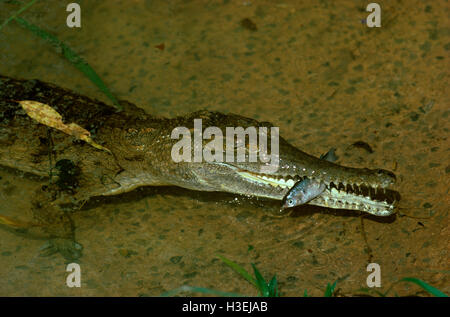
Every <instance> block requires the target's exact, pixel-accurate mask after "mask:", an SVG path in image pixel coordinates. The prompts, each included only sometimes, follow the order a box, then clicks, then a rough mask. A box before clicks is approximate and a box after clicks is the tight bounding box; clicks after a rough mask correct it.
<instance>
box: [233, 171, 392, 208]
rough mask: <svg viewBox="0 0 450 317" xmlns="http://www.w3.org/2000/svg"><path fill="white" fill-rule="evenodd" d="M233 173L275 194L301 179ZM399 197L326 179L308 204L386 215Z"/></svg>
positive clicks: (384, 190)
mask: <svg viewBox="0 0 450 317" xmlns="http://www.w3.org/2000/svg"><path fill="white" fill-rule="evenodd" d="M236 173H237V174H239V175H240V177H242V178H243V179H245V180H246V181H249V182H253V183H259V184H261V186H270V187H274V188H277V189H278V191H277V192H279V193H287V192H288V191H289V190H290V189H291V188H292V187H293V186H294V185H295V184H296V183H297V181H298V180H299V179H301V178H303V177H300V176H299V177H296V178H297V179H294V178H283V177H271V176H268V175H261V174H257V173H253V172H249V171H244V170H238V171H236ZM281 195H282V194H281ZM281 195H280V194H279V195H276V196H274V195H272V194H271V195H268V196H266V197H268V198H274V199H283V196H281ZM399 200H400V195H399V193H397V192H396V191H393V190H389V189H385V188H382V187H381V186H380V187H377V186H370V185H367V186H365V185H361V184H346V183H345V182H344V183H343V182H339V183H338V184H337V185H336V184H335V183H333V182H329V183H326V189H325V190H324V192H323V193H322V194H320V195H319V196H317V197H316V198H314V199H313V200H311V201H310V202H309V204H311V205H316V206H321V207H328V208H336V209H349V210H358V211H363V212H367V213H369V214H373V215H376V216H389V215H392V214H393V213H394V212H395V205H396V203H397V202H398V201H399Z"/></svg>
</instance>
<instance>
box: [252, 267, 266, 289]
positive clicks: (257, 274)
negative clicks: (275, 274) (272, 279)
mask: <svg viewBox="0 0 450 317" xmlns="http://www.w3.org/2000/svg"><path fill="white" fill-rule="evenodd" d="M252 267H253V272H254V274H255V277H256V284H257V287H258V290H259V292H260V294H261V296H263V297H268V296H269V287H268V284H267V282H266V280H265V279H264V277H263V276H262V275H261V273H260V272H259V270H258V269H257V268H256V266H255V265H254V264H253V263H252Z"/></svg>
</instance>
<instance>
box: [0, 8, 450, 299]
mask: <svg viewBox="0 0 450 317" xmlns="http://www.w3.org/2000/svg"><path fill="white" fill-rule="evenodd" d="M67 3H69V2H67ZM378 3H380V5H381V7H382V10H383V11H382V27H381V28H374V29H370V28H368V27H366V26H364V25H363V24H362V22H361V20H362V19H364V18H365V17H366V16H367V15H368V13H367V12H365V10H364V5H365V3H363V2H359V4H357V3H356V2H354V1H339V2H334V1H320V2H318V1H312V0H311V1H301V3H299V1H284V2H282V3H280V4H274V3H273V2H272V1H220V2H219V1H191V2H189V3H186V2H181V1H139V0H136V1H127V2H126V3H123V2H122V1H104V2H100V1H96V2H80V4H81V7H82V27H81V29H69V28H67V27H66V26H65V19H66V14H67V13H66V11H65V4H66V3H65V2H64V1H46V4H40V3H38V4H35V5H34V6H32V7H31V8H30V9H29V10H28V11H27V12H25V13H24V14H23V15H22V16H23V17H24V18H26V19H27V20H29V21H30V22H32V23H35V24H37V25H38V26H40V27H42V28H44V29H46V30H48V31H51V32H52V33H53V34H55V35H57V36H58V38H60V39H61V40H64V41H65V42H66V43H67V44H69V45H70V46H71V47H72V48H73V49H74V50H75V51H77V52H78V53H80V54H81V55H82V56H83V57H84V58H85V59H86V60H87V61H88V62H89V64H90V65H91V66H92V67H93V68H94V69H95V70H96V71H97V72H98V74H99V75H100V76H101V77H102V78H103V80H104V81H105V82H106V84H107V85H108V86H109V87H110V88H111V89H112V91H113V92H114V93H115V94H116V95H117V96H118V97H119V98H120V99H126V100H128V101H130V102H133V103H135V104H137V105H138V106H140V107H142V108H144V109H145V110H146V111H147V112H149V113H151V114H156V115H161V116H168V117H171V116H175V115H181V114H184V113H188V112H191V111H195V110H199V109H204V108H206V109H209V110H218V111H222V112H233V113H238V114H241V115H244V116H248V117H251V118H255V119H258V120H260V121H271V122H272V123H274V124H275V125H276V126H279V127H280V134H281V135H282V136H283V137H284V138H286V139H287V140H288V141H289V142H291V143H292V144H294V145H295V146H297V147H299V148H300V149H302V150H304V151H306V152H308V153H310V154H313V155H316V156H319V155H320V154H323V153H325V152H327V151H328V150H329V149H330V148H331V147H335V148H337V155H338V156H339V161H338V162H339V163H341V164H344V165H349V166H355V167H369V168H375V167H379V168H384V169H388V170H393V171H394V172H395V173H396V175H397V179H398V182H397V184H396V189H397V190H398V191H399V192H400V193H401V195H402V200H401V203H400V214H398V215H397V217H393V218H389V219H383V218H382V219H380V218H375V217H366V218H364V219H363V220H361V217H360V215H359V214H358V213H351V212H347V211H343V210H338V211H335V210H331V209H325V208H316V207H309V206H303V207H298V208H296V209H295V211H294V213H293V214H292V215H291V216H289V217H285V218H273V217H270V216H269V214H270V211H271V210H272V209H273V208H276V206H277V205H276V204H275V202H267V203H266V202H255V201H251V200H247V199H243V198H241V197H235V196H233V195H226V194H220V193H217V194H207V195H205V194H203V193H198V192H192V191H187V190H182V189H177V188H173V187H168V188H145V189H141V190H136V191H134V192H132V193H129V194H125V195H121V196H118V197H110V198H108V199H101V200H99V201H97V200H96V199H94V200H93V201H91V202H90V203H89V204H88V205H87V206H85V208H84V209H83V210H81V211H79V212H77V213H76V214H74V217H73V219H74V222H75V226H76V238H77V241H78V242H80V243H81V244H82V245H83V246H84V254H83V257H82V258H81V259H80V260H79V261H78V263H79V264H80V266H81V270H82V287H81V288H68V287H67V286H66V284H65V279H66V276H67V272H66V262H65V260H64V259H63V258H62V257H61V256H60V255H54V256H51V257H40V256H39V247H41V246H42V245H43V244H44V243H45V241H43V240H39V239H32V238H30V237H28V236H26V235H21V234H17V233H15V232H13V231H11V230H9V229H7V228H0V280H1V281H2V283H1V284H0V295H3V296H5V295H13V296H67V295H81V296H89V295H95V296H112V295H115V296H140V295H142V296H145V295H148V296H155V295H159V294H161V293H163V292H165V291H169V290H173V289H175V288H177V287H180V286H182V285H190V286H201V287H210V288H214V289H217V290H222V291H232V292H240V293H242V294H247V295H256V294H257V293H256V291H255V289H254V288H253V287H252V286H251V285H250V284H249V283H247V282H246V281H245V280H244V279H242V278H241V277H240V276H239V275H238V274H236V273H235V272H234V271H232V270H231V269H230V268H228V267H227V266H225V265H224V264H223V263H222V262H221V261H220V260H219V259H218V258H217V257H216V254H222V255H224V256H225V257H227V258H229V259H232V260H234V261H236V262H237V263H239V264H241V265H243V266H244V267H245V268H247V269H248V270H251V266H250V263H255V264H256V265H257V267H258V268H259V269H260V271H261V272H262V274H263V275H264V276H265V277H267V278H269V277H271V276H272V275H274V274H276V275H277V278H278V281H279V286H280V289H281V292H282V294H283V295H286V296H302V295H303V292H304V290H305V289H307V290H308V294H311V295H313V296H321V295H322V294H323V292H324V289H325V286H326V285H327V283H332V282H334V281H335V280H336V279H340V281H339V283H338V286H337V289H338V294H340V295H346V296H350V295H355V294H361V293H362V292H361V291H360V289H361V288H366V287H367V284H366V278H367V276H368V274H369V273H368V272H366V266H367V264H368V263H370V262H375V263H378V264H380V266H381V272H382V286H381V289H379V290H380V291H382V292H383V291H386V290H387V289H388V288H389V287H390V286H391V285H392V283H393V282H395V281H397V280H398V279H400V278H403V277H417V278H420V279H422V280H424V281H426V282H428V283H429V284H431V285H433V286H435V287H437V288H439V289H441V290H442V291H444V292H445V293H447V294H448V293H450V283H449V273H450V271H449V266H448V263H450V262H449V254H448V252H449V223H448V219H449V215H448V210H449V200H448V188H449V173H450V165H449V160H448V157H449V156H448V151H449V142H448V135H449V128H450V124H449V114H450V111H449V94H448V92H447V93H446V91H448V82H449V72H448V69H449V62H448V59H449V54H448V51H449V49H450V39H449V32H448V30H449V20H448V16H449V7H448V4H446V3H445V2H438V1H436V2H432V3H431V2H430V4H427V3H424V2H421V1H408V4H407V5H406V4H405V3H404V2H399V3H397V2H392V1H379V2H378ZM0 8H1V9H0V21H4V20H5V19H6V18H7V17H8V16H9V15H10V14H11V12H13V11H15V10H17V8H18V7H17V6H16V5H14V4H11V3H5V2H3V1H2V2H0ZM245 18H248V19H250V20H251V21H252V22H253V23H254V25H255V26H256V30H255V28H254V27H249V24H248V23H247V24H245V23H244V24H245V25H247V27H245V26H244V25H243V24H242V23H241V21H242V20H243V19H245ZM161 44H164V47H163V46H162V45H161ZM0 73H1V74H4V75H7V76H11V77H17V78H27V79H32V78H39V79H40V80H43V81H48V82H52V83H55V84H58V85H61V86H63V87H66V88H70V89H74V90H76V91H77V92H79V93H80V94H84V95H88V96H90V97H93V98H97V99H100V100H102V101H105V102H107V103H109V101H108V99H106V97H104V95H102V93H101V92H100V91H98V90H97V89H96V88H95V87H94V86H93V85H92V84H91V83H90V82H89V81H88V80H87V79H86V78H85V77H84V76H83V75H82V74H81V73H80V72H79V71H78V70H76V69H75V68H74V67H73V66H72V65H70V64H69V63H68V62H67V61H66V60H64V59H63V58H62V57H60V56H59V55H58V54H56V53H55V51H54V50H53V49H52V47H51V46H50V45H49V44H47V43H45V42H44V41H42V40H40V39H37V38H36V37H35V36H34V35H32V34H31V33H30V32H28V31H27V30H24V29H23V28H21V27H20V26H18V25H17V24H16V23H14V22H11V23H10V24H8V25H7V26H6V27H4V28H3V29H2V30H1V31H0ZM358 141H363V142H366V143H368V144H369V145H370V146H371V148H372V149H373V153H369V152H368V151H366V150H364V149H363V148H360V147H355V146H352V144H354V143H355V142H358ZM0 177H1V179H0V212H1V213H3V214H5V215H9V216H14V217H16V218H18V219H27V218H29V216H30V214H29V211H28V210H29V204H30V202H29V201H27V198H28V197H30V196H31V194H32V193H33V190H34V189H35V188H36V187H37V186H39V185H40V184H42V183H41V182H40V181H39V179H35V178H33V179H30V178H28V177H23V176H22V175H21V174H20V173H13V172H11V171H10V170H6V169H1V170H0ZM413 217H417V218H413ZM362 223H363V227H362ZM363 233H364V234H363ZM364 236H365V238H366V239H365V238H364ZM394 290H395V292H397V293H398V294H399V295H427V294H426V293H424V292H423V291H421V290H420V289H419V288H417V287H416V286H414V285H411V284H405V283H402V284H398V285H396V286H395V288H394ZM184 295H187V294H184ZM190 295H192V294H190ZM194 295H197V294H194ZM391 295H393V293H391Z"/></svg>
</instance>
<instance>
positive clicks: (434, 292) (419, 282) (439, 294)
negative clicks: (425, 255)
mask: <svg viewBox="0 0 450 317" xmlns="http://www.w3.org/2000/svg"><path fill="white" fill-rule="evenodd" d="M400 282H411V283H414V284H416V285H419V286H420V287H422V288H423V289H424V290H426V291H427V292H428V293H430V294H432V295H434V296H437V297H448V295H447V294H445V293H444V292H442V291H440V290H438V289H437V288H434V287H433V286H431V285H430V284H428V283H425V282H424V281H422V280H419V279H418V278H414V277H405V278H402V279H401V280H400Z"/></svg>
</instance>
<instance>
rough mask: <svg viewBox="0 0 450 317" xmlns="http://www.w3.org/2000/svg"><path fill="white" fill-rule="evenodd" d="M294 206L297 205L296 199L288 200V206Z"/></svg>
mask: <svg viewBox="0 0 450 317" xmlns="http://www.w3.org/2000/svg"><path fill="white" fill-rule="evenodd" d="M294 204H295V200H294V199H292V198H291V199H289V200H288V205H289V206H294Z"/></svg>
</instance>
